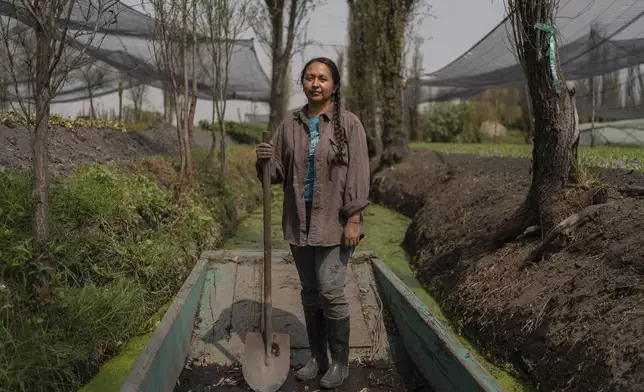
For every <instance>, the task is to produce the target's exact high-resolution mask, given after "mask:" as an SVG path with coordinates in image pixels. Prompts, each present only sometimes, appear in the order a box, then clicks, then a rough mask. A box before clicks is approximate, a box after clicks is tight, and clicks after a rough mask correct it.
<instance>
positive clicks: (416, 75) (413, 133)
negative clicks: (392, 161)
mask: <svg viewBox="0 0 644 392" xmlns="http://www.w3.org/2000/svg"><path fill="white" fill-rule="evenodd" d="M422 44H423V39H422V38H421V37H415V38H414V56H413V58H412V65H411V67H412V71H411V72H412V74H411V81H410V82H411V83H410V84H411V86H410V89H411V94H410V99H411V102H410V103H409V107H408V108H407V119H408V121H409V125H408V127H409V138H410V139H411V140H416V141H421V140H423V130H422V128H421V126H420V112H419V111H418V105H420V77H421V72H422V67H423V54H422V53H421V51H420V49H421V45H422Z"/></svg>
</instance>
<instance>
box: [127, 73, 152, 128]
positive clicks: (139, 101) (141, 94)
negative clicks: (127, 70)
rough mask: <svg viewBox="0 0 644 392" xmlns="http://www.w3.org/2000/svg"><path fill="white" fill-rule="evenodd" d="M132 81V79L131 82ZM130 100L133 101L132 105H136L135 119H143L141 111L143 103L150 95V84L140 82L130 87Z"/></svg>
mask: <svg viewBox="0 0 644 392" xmlns="http://www.w3.org/2000/svg"><path fill="white" fill-rule="evenodd" d="M131 82H132V81H130V83H131ZM128 94H129V96H130V100H131V101H132V106H134V119H135V120H136V121H140V120H141V111H142V110H143V104H144V103H145V100H146V98H147V95H148V86H147V85H146V84H138V85H136V86H132V87H130V89H129V90H128Z"/></svg>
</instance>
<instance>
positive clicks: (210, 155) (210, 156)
mask: <svg viewBox="0 0 644 392" xmlns="http://www.w3.org/2000/svg"><path fill="white" fill-rule="evenodd" d="M212 95H213V100H212V116H211V120H210V133H211V135H212V143H210V150H209V151H208V158H207V161H208V162H212V163H213V164H214V163H215V150H216V149H217V132H216V131H215V120H216V118H215V117H216V116H215V113H216V112H217V107H216V104H217V101H216V100H215V93H214V92H213V94H212Z"/></svg>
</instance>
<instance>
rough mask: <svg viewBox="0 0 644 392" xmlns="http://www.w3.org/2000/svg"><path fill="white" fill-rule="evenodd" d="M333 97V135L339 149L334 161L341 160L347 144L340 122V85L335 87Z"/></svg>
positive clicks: (345, 134)
mask: <svg viewBox="0 0 644 392" xmlns="http://www.w3.org/2000/svg"><path fill="white" fill-rule="evenodd" d="M334 95H335V97H334V99H333V136H335V140H336V141H337V142H338V145H339V149H340V151H339V152H338V155H337V156H336V162H337V161H341V160H342V157H343V156H344V154H345V152H346V148H347V145H348V141H347V133H346V130H345V129H344V127H343V126H342V123H341V122H340V117H341V113H340V109H341V106H342V101H341V98H340V86H339V85H338V86H337V87H336V90H335V93H334Z"/></svg>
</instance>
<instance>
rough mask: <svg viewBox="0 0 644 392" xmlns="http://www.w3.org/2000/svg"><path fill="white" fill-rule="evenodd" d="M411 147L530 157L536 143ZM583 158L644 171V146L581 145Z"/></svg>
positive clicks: (591, 163)
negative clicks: (533, 144)
mask: <svg viewBox="0 0 644 392" xmlns="http://www.w3.org/2000/svg"><path fill="white" fill-rule="evenodd" d="M410 147H412V148H431V149H433V150H436V151H441V152H446V153H466V154H477V155H482V156H494V157H515V158H530V157H531V156H532V145H529V144H479V143H410ZM579 157H580V160H581V161H582V163H583V164H585V165H588V166H596V167H604V168H626V169H633V170H636V171H644V148H642V147H630V146H597V147H593V148H591V147H589V146H581V147H580V148H579Z"/></svg>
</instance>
